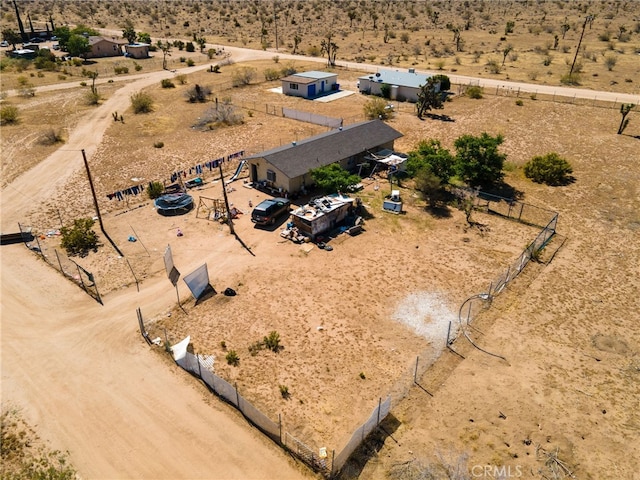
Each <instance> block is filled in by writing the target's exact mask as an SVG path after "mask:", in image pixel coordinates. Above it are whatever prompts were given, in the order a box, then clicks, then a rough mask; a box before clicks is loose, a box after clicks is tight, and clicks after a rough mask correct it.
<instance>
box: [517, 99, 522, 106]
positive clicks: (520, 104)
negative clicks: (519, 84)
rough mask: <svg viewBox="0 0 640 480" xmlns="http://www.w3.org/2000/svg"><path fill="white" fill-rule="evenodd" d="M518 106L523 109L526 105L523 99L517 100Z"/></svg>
mask: <svg viewBox="0 0 640 480" xmlns="http://www.w3.org/2000/svg"><path fill="white" fill-rule="evenodd" d="M516 105H517V106H519V107H521V106H523V105H524V102H523V101H522V100H521V99H518V100H516Z"/></svg>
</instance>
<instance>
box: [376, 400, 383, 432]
mask: <svg viewBox="0 0 640 480" xmlns="http://www.w3.org/2000/svg"><path fill="white" fill-rule="evenodd" d="M381 404H382V397H378V420H377V421H376V425H380V405H381Z"/></svg>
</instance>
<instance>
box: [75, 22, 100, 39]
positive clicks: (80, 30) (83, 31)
mask: <svg viewBox="0 0 640 480" xmlns="http://www.w3.org/2000/svg"><path fill="white" fill-rule="evenodd" d="M71 34H72V35H73V34H75V35H84V36H85V37H95V36H97V35H100V33H99V32H98V31H97V30H95V29H93V28H91V27H87V26H86V25H83V24H82V23H80V24H78V25H76V28H74V29H73V30H71Z"/></svg>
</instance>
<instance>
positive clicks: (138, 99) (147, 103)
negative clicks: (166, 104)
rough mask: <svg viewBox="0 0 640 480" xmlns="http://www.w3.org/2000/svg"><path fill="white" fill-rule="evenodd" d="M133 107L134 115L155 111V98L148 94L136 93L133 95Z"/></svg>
mask: <svg viewBox="0 0 640 480" xmlns="http://www.w3.org/2000/svg"><path fill="white" fill-rule="evenodd" d="M131 107H132V108H133V113H149V112H151V111H152V110H153V98H151V95H149V94H148V93H144V92H137V93H134V94H133V95H131Z"/></svg>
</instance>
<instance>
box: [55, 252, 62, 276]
mask: <svg viewBox="0 0 640 480" xmlns="http://www.w3.org/2000/svg"><path fill="white" fill-rule="evenodd" d="M53 251H54V252H55V254H56V258H57V259H58V265H60V272H61V273H62V274H63V275H64V270H63V269H62V262H61V261H60V255H58V250H56V249H55V248H54V249H53Z"/></svg>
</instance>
